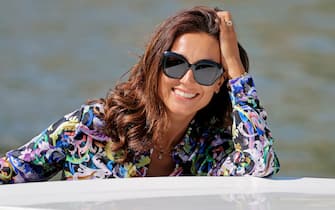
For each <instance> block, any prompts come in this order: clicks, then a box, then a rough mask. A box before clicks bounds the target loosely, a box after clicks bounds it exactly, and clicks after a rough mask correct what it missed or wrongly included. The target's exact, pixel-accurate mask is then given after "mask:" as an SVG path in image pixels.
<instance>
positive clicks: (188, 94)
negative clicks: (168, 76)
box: [173, 89, 197, 99]
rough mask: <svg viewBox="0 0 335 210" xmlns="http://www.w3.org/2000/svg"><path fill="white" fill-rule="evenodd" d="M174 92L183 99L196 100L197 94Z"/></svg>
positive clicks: (176, 90)
mask: <svg viewBox="0 0 335 210" xmlns="http://www.w3.org/2000/svg"><path fill="white" fill-rule="evenodd" d="M173 91H174V93H175V94H176V95H178V96H181V97H183V98H187V99H191V98H194V97H195V96H196V95H197V94H196V93H186V92H184V91H181V90H178V89H173Z"/></svg>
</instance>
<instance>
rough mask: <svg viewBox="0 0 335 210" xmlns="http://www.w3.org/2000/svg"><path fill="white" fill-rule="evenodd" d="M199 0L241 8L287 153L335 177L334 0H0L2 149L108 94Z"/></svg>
mask: <svg viewBox="0 0 335 210" xmlns="http://www.w3.org/2000/svg"><path fill="white" fill-rule="evenodd" d="M197 4H202V5H209V6H221V7H222V6H224V7H225V8H228V9H229V10H231V11H232V12H233V17H234V22H235V24H236V27H237V32H238V34H239V39H240V42H241V43H242V45H244V47H245V48H246V49H247V51H248V53H249V55H250V58H251V71H252V74H253V75H254V78H255V82H256V85H257V89H258V92H259V95H260V97H261V98H262V102H263V105H264V106H265V108H266V109H267V111H268V113H269V123H270V126H271V128H272V133H273V135H274V137H275V138H276V143H275V146H276V149H277V153H278V155H279V158H280V160H281V164H282V170H281V173H280V176H320V177H335V155H334V154H333V148H335V141H334V131H333V130H334V125H335V120H334V119H335V112H334V108H333V104H334V102H335V100H334V96H335V94H334V93H335V82H334V81H335V73H334V69H333V65H334V55H335V24H334V23H333V22H334V19H335V13H334V11H335V2H334V1H333V0H322V1H320V0H304V1H301V0H282V1H276V0H253V1H225V2H224V3H222V1H214V0H212V1H200V0H192V1H191V0H183V1H177V0H173V1H163V0H138V1H131V0H123V1H116V0H110V1H108V0H96V1H91V0H82V1H69V0H58V1H52V0H30V1H28V0H26V1H19V0H11V1H5V0H3V1H1V7H0V99H1V100H0V109H1V111H0V143H1V144H0V145H1V146H0V153H2V154H4V152H5V151H7V150H8V149H10V148H15V147H17V146H19V145H21V144H23V143H24V142H27V141H28V140H29V139H30V138H31V137H33V136H34V135H36V134H38V133H39V132H40V131H42V130H43V129H45V128H46V127H47V126H48V125H49V124H50V123H52V122H53V121H55V120H57V119H58V118H59V117H61V116H63V115H64V114H65V113H68V112H70V111H72V110H73V109H76V108H77V107H78V106H79V105H80V104H82V103H84V102H85V101H86V100H87V99H89V98H97V97H104V96H105V94H106V92H107V90H108V89H109V88H111V87H113V85H114V84H115V81H117V80H118V79H119V77H120V76H121V75H122V73H124V72H125V71H126V70H128V69H129V68H130V67H131V66H132V65H133V64H134V63H135V62H136V60H137V56H138V55H139V54H141V52H142V50H143V46H144V44H145V42H146V40H147V39H148V37H149V36H150V35H151V32H152V30H153V29H154V27H155V26H156V25H157V24H158V23H160V22H161V21H162V20H163V19H164V18H166V17H167V16H169V15H171V14H173V13H174V12H175V11H177V10H179V9H182V8H185V7H191V6H194V5H197Z"/></svg>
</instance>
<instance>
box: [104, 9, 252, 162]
mask: <svg viewBox="0 0 335 210" xmlns="http://www.w3.org/2000/svg"><path fill="white" fill-rule="evenodd" d="M217 11H219V9H217V8H215V9H212V8H209V7H204V6H198V7H194V8H192V9H187V10H182V11H180V12H178V13H177V14H176V15H174V16H171V17H169V18H167V19H166V20H165V21H164V22H162V23H161V24H160V25H159V26H158V27H157V29H156V30H155V31H154V33H153V35H152V37H151V39H150V40H149V42H148V44H147V45H146V48H145V51H144V54H143V55H142V56H141V57H140V58H139V61H138V62H137V64H136V65H134V66H133V67H132V68H131V69H130V75H129V78H128V80H127V81H125V82H122V83H119V84H117V85H116V87H115V88H114V90H111V91H110V92H109V93H108V95H107V97H106V99H105V107H104V109H105V129H104V131H105V133H106V135H108V136H109V137H111V139H112V144H111V147H112V148H111V149H112V151H117V150H119V149H123V150H124V151H125V153H124V157H123V158H121V159H120V160H119V161H120V162H122V161H124V160H125V158H127V154H126V153H127V148H129V149H132V150H134V151H145V150H147V149H149V148H150V147H151V146H152V144H153V141H156V140H157V139H159V137H160V136H161V134H162V133H164V129H165V128H166V125H167V122H168V119H167V110H166V107H165V105H164V103H163V102H162V100H161V99H160V97H159V95H158V81H159V77H160V75H161V71H162V68H161V65H162V64H161V60H162V55H163V52H164V51H165V50H170V49H171V48H172V45H173V42H174V41H175V39H176V38H177V37H179V36H181V35H183V34H185V33H194V32H195V33H196V32H203V33H206V34H209V35H211V36H213V37H215V38H216V39H217V40H219V33H220V30H219V22H218V21H217V20H219V18H218V16H217V14H216V12H217ZM239 50H240V57H241V59H242V63H243V65H244V67H245V68H246V69H248V57H247V54H246V52H245V50H244V49H243V48H242V47H241V46H240V44H239ZM230 111H231V102H230V98H229V95H228V90H227V87H226V85H225V84H224V85H222V86H221V89H220V92H219V93H218V94H216V95H215V96H213V98H212V100H211V101H210V103H209V104H208V105H207V106H206V107H204V108H203V109H202V110H199V111H198V113H197V115H196V116H195V120H197V121H198V122H200V123H201V124H203V125H207V124H208V122H209V121H210V120H211V119H212V118H213V117H216V118H217V119H218V122H220V123H221V124H222V125H223V124H224V123H225V122H227V119H228V118H230V115H229V113H230Z"/></svg>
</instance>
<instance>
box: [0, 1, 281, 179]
mask: <svg viewBox="0 0 335 210" xmlns="http://www.w3.org/2000/svg"><path fill="white" fill-rule="evenodd" d="M247 72H248V57H247V54H246V52H245V50H244V49H243V48H242V47H241V45H239V44H238V42H237V37H236V33H235V31H234V26H233V24H232V20H231V15H230V13H229V12H227V11H219V10H218V9H211V8H208V7H195V8H192V9H189V10H184V11H181V12H179V13H177V14H176V15H175V16H172V17H170V18H168V19H167V20H166V21H164V22H163V23H162V24H161V25H160V26H159V27H158V28H157V30H156V31H155V33H154V34H153V37H152V39H151V40H150V41H149V44H148V45H147V46H146V50H145V52H144V54H143V56H142V57H140V60H139V62H138V63H137V64H136V65H135V66H134V67H133V68H132V69H131V71H130V77H129V79H128V81H126V82H123V83H120V84H118V85H116V87H115V88H114V90H112V91H111V92H110V93H109V94H108V95H107V97H106V98H105V99H100V100H96V101H91V102H89V103H88V104H86V105H83V106H82V107H81V108H80V109H78V110H76V111H74V112H72V113H70V114H68V115H65V116H64V117H63V118H62V119H61V120H59V121H57V122H56V123H54V124H52V125H51V126H50V127H49V128H47V129H46V130H45V131H43V132H42V133H41V134H40V135H38V136H36V137H35V138H33V139H32V140H31V141H30V142H28V143H27V144H26V145H24V146H22V147H21V148H19V149H15V150H12V151H9V152H8V153H7V154H6V156H5V157H3V158H1V159H0V170H1V174H0V183H18V182H28V181H42V180H48V179H50V178H51V177H52V176H54V175H55V174H56V173H58V172H59V171H62V175H63V179H67V180H78V179H92V178H112V177H134V176H167V175H171V176H176V175H209V176H219V175H225V176H226V175H227V176H242V175H253V176H260V177H265V176H270V175H272V174H274V173H276V172H278V170H279V162H278V160H277V157H276V155H275V153H274V149H273V139H272V137H271V133H270V130H269V128H268V125H267V123H266V117H267V115H266V112H265V111H264V109H263V108H262V107H261V105H260V102H259V99H258V97H257V94H256V90H255V87H254V84H253V80H252V78H251V76H250V75H249V74H248V73H247Z"/></svg>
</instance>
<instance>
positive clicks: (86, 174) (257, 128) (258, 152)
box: [0, 74, 279, 184]
mask: <svg viewBox="0 0 335 210" xmlns="http://www.w3.org/2000/svg"><path fill="white" fill-rule="evenodd" d="M229 85H230V89H231V90H230V91H231V92H230V96H231V100H232V105H233V113H232V116H233V124H232V127H228V128H226V129H219V128H213V127H210V128H200V127H199V125H197V122H195V120H193V121H192V122H191V123H190V125H189V127H188V130H187V132H186V134H185V136H184V137H183V140H182V141H181V142H180V143H179V144H177V145H176V146H175V147H174V148H173V151H172V158H173V160H174V162H175V168H174V170H173V172H172V173H171V176H180V175H184V176H186V175H187V176H189V175H207V176H243V175H252V176H259V177H265V176H270V175H272V174H274V173H276V172H278V171H279V162H278V159H277V156H276V154H275V152H274V148H273V138H272V136H271V132H270V130H269V127H268V125H267V122H266V118H267V114H266V112H265V110H264V109H263V108H262V106H261V105H260V102H259V99H258V97H257V94H256V89H255V86H254V83H253V79H252V77H251V76H250V75H249V74H245V75H243V76H241V77H239V78H236V79H232V80H230V81H229ZM102 112H103V105H102V104H99V103H96V104H91V105H83V106H81V108H80V109H78V110H75V111H74V112H72V113H70V114H67V115H65V116H64V117H63V118H61V119H60V120H59V121H57V122H55V123H53V124H52V125H50V126H49V127H48V128H47V129H46V130H44V131H43V132H42V133H40V134H39V135H38V136H36V137H34V138H33V139H32V140H31V141H29V142H28V143H27V144H25V145H23V146H22V147H20V148H18V149H14V150H11V151H9V152H7V154H6V156H5V157H2V158H0V184H6V183H20V182H29V181H44V180H48V179H50V178H51V177H53V176H54V175H55V174H57V173H58V172H59V171H62V177H63V179H66V180H79V179H95V178H124V177H141V176H146V174H147V170H148V166H149V164H150V155H151V153H152V150H149V151H145V152H135V151H132V152H133V155H132V158H131V159H130V160H128V161H126V162H124V163H117V162H116V161H115V159H116V158H117V156H118V155H120V154H118V152H112V151H111V150H110V149H109V148H110V139H109V137H107V136H105V135H104V134H102V133H101V132H99V128H101V126H103V125H104V121H103V119H101V118H100V117H99V116H102V114H101V113H102ZM199 130H201V131H202V133H201V135H200V137H199V134H197V135H195V131H199ZM121 152H122V151H121Z"/></svg>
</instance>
